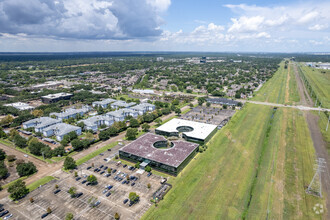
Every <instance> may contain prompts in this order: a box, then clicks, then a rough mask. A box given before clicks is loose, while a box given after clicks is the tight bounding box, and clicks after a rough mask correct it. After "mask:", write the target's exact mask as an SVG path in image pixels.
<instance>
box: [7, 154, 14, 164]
mask: <svg viewBox="0 0 330 220" xmlns="http://www.w3.org/2000/svg"><path fill="white" fill-rule="evenodd" d="M7 160H8V162H13V161H15V160H16V156H15V155H8V156H7Z"/></svg>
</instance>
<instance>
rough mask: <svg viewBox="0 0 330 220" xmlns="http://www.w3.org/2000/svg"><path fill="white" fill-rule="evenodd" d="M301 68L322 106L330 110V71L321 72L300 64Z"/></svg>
mask: <svg viewBox="0 0 330 220" xmlns="http://www.w3.org/2000/svg"><path fill="white" fill-rule="evenodd" d="M299 68H300V69H301V70H302V73H303V74H304V76H305V78H306V79H307V80H308V82H309V84H310V85H311V87H312V89H313V91H314V92H315V93H316V95H317V97H318V99H319V100H321V102H322V106H323V107H325V108H330V70H319V69H315V68H311V67H308V66H305V65H304V64H300V65H299ZM314 100H315V99H314Z"/></svg>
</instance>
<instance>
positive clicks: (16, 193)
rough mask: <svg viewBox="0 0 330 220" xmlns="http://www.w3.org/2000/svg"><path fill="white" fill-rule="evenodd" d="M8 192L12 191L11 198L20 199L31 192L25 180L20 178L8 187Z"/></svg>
mask: <svg viewBox="0 0 330 220" xmlns="http://www.w3.org/2000/svg"><path fill="white" fill-rule="evenodd" d="M8 192H9V193H10V195H9V196H10V198H12V199H13V200H18V199H20V198H22V197H24V196H25V195H27V194H28V193H29V189H28V188H26V185H25V182H23V181H22V180H20V179H18V180H17V181H16V182H14V183H13V184H12V185H10V186H9V187H8Z"/></svg>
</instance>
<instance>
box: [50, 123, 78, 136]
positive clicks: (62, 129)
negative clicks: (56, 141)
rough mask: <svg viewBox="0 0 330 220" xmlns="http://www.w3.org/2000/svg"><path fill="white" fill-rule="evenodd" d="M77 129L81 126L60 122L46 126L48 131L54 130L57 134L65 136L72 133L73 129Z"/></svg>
mask: <svg viewBox="0 0 330 220" xmlns="http://www.w3.org/2000/svg"><path fill="white" fill-rule="evenodd" d="M77 129H80V127H78V126H74V125H70V124H66V123H58V124H54V125H51V126H49V127H47V128H45V129H44V131H45V132H47V131H50V130H54V134H55V135H56V136H63V135H66V134H68V133H70V132H71V131H76V130H77Z"/></svg>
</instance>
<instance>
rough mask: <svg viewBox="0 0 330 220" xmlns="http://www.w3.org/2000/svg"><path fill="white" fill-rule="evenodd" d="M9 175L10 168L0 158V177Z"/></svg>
mask: <svg viewBox="0 0 330 220" xmlns="http://www.w3.org/2000/svg"><path fill="white" fill-rule="evenodd" d="M7 175H8V169H7V167H6V165H5V162H4V161H3V160H0V179H2V178H4V177H6V176H7Z"/></svg>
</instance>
